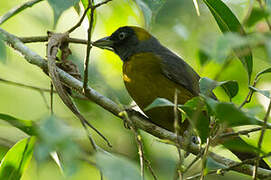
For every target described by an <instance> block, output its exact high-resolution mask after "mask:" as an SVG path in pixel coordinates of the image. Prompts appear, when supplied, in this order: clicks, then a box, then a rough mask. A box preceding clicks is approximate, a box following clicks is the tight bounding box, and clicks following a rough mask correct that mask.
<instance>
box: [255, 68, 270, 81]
mask: <svg viewBox="0 0 271 180" xmlns="http://www.w3.org/2000/svg"><path fill="white" fill-rule="evenodd" d="M266 73H271V67H270V68H267V69H264V70H263V71H260V72H258V73H257V75H256V77H255V79H256V80H258V79H259V77H260V76H262V75H263V74H266Z"/></svg>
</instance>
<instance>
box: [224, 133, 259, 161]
mask: <svg viewBox="0 0 271 180" xmlns="http://www.w3.org/2000/svg"><path fill="white" fill-rule="evenodd" d="M222 144H223V146H224V147H225V148H227V149H229V150H230V151H231V152H232V153H234V154H235V155H236V156H237V157H238V155H239V156H240V157H242V155H241V154H242V153H243V152H245V153H251V154H255V155H256V153H257V152H260V153H263V151H261V150H259V149H258V148H257V147H254V146H253V145H251V144H248V143H246V142H245V141H244V140H243V139H242V138H240V137H235V138H228V139H224V140H223V143H222Z"/></svg>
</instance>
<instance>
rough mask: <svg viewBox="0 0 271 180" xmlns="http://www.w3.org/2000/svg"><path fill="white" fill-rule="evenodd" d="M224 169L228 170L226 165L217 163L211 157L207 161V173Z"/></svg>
mask: <svg viewBox="0 0 271 180" xmlns="http://www.w3.org/2000/svg"><path fill="white" fill-rule="evenodd" d="M222 168H226V166H225V165H224V164H221V163H218V162H216V161H215V160H213V158H211V157H207V160H206V170H207V172H209V171H212V170H218V169H222Z"/></svg>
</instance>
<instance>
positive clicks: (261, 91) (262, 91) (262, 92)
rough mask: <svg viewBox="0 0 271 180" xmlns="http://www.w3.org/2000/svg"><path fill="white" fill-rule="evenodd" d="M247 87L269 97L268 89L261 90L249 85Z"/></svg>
mask: <svg viewBox="0 0 271 180" xmlns="http://www.w3.org/2000/svg"><path fill="white" fill-rule="evenodd" d="M249 89H252V90H253V91H256V92H258V93H260V94H262V95H264V96H265V97H267V98H270V91H268V90H261V89H258V88H255V87H253V86H249Z"/></svg>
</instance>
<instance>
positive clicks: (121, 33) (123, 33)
mask: <svg viewBox="0 0 271 180" xmlns="http://www.w3.org/2000/svg"><path fill="white" fill-rule="evenodd" d="M125 37H126V33H125V32H120V33H119V39H120V40H123V39H124V38H125Z"/></svg>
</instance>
